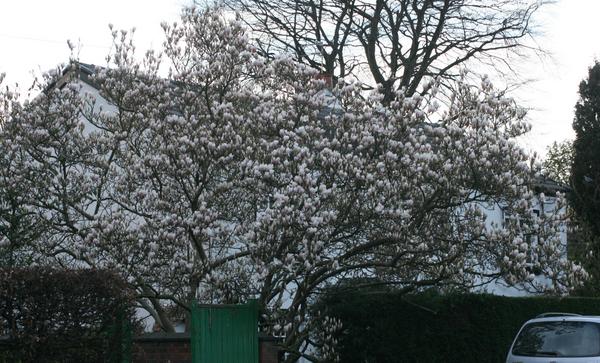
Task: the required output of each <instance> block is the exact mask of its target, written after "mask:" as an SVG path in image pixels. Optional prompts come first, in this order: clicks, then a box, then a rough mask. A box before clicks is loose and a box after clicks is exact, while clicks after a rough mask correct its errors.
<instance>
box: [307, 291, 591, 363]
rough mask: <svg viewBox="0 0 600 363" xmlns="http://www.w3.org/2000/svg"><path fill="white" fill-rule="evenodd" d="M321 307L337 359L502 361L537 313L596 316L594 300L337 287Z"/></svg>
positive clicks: (430, 362) (371, 361)
mask: <svg viewBox="0 0 600 363" xmlns="http://www.w3.org/2000/svg"><path fill="white" fill-rule="evenodd" d="M319 310H320V311H321V312H325V311H326V314H327V315H329V316H334V317H337V318H339V319H341V322H342V324H343V329H342V331H341V333H340V334H339V335H338V336H337V339H338V341H339V345H338V352H339V353H340V354H341V356H340V361H341V362H346V363H351V362H361V363H365V362H369V363H375V362H377V363H384V362H389V363H392V362H393V363H398V362H423V363H433V362H444V363H452V362H457V363H471V362H472V363H485V362H493V363H501V362H502V363H504V362H505V359H506V355H507V353H508V349H509V347H510V345H511V344H512V340H513V339H514V337H515V334H516V333H517V332H518V330H519V328H520V327H521V325H522V324H523V323H524V322H525V321H527V320H529V319H531V318H534V317H535V316H536V315H538V314H541V313H543V312H570V313H580V314H590V315H600V299H595V298H562V299H561V298H551V297H529V298H511V297H501V296H495V295H488V294H453V295H439V294H436V293H426V294H421V295H402V294H398V293H394V292H390V291H362V292H361V291H356V290H352V289H340V290H336V291H331V292H329V293H328V294H327V295H326V296H325V297H324V298H322V299H321V301H320V302H319Z"/></svg>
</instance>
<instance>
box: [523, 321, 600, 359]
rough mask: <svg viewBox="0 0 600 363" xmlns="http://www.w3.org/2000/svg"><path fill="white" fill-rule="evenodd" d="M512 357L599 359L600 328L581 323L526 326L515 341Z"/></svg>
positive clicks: (565, 322)
mask: <svg viewBox="0 0 600 363" xmlns="http://www.w3.org/2000/svg"><path fill="white" fill-rule="evenodd" d="M512 354H513V355H523V356H536V357H540V356H541V357H591V356H600V325H599V324H597V323H592V322H584V321H547V322H537V323H529V324H527V325H526V326H525V327H523V329H522V330H521V333H520V334H519V336H518V337H517V340H516V341H515V344H514V346H513V350H512Z"/></svg>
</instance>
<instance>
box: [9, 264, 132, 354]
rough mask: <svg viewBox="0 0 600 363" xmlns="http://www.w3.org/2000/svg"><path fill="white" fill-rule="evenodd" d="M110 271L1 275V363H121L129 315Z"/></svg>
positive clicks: (121, 289)
mask: <svg viewBox="0 0 600 363" xmlns="http://www.w3.org/2000/svg"><path fill="white" fill-rule="evenodd" d="M127 291H128V290H127V288H126V284H125V283H124V282H123V280H122V279H120V278H119V277H118V276H117V275H115V274H114V273H112V272H110V271H99V270H85V269H80V270H70V271H65V270H58V269H52V268H41V267H34V268H22V269H3V270H0V362H120V361H123V360H124V359H127V356H128V351H127V350H128V349H130V346H129V343H128V341H127V340H128V339H126V337H127V335H128V334H130V332H131V331H130V326H131V325H130V321H131V320H132V319H133V310H132V309H131V308H130V307H131V306H132V304H131V296H130V294H128V293H127Z"/></svg>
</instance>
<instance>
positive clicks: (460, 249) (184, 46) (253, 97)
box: [0, 10, 586, 359]
mask: <svg viewBox="0 0 600 363" xmlns="http://www.w3.org/2000/svg"><path fill="white" fill-rule="evenodd" d="M163 28H164V31H165V34H166V40H165V43H164V49H163V50H162V51H161V52H160V53H155V52H149V53H147V54H146V55H145V56H144V57H142V60H141V61H137V60H136V59H138V56H136V55H135V53H134V50H135V47H134V46H133V43H132V41H131V37H130V34H129V33H127V32H116V31H115V32H113V37H114V47H113V48H114V52H113V53H111V54H110V55H109V57H108V58H107V59H108V64H107V65H106V66H105V67H98V68H96V69H95V74H94V76H93V77H92V78H91V80H90V81H89V82H87V83H85V82H83V81H81V80H79V79H78V78H77V77H76V76H77V72H66V73H65V74H64V75H63V74H62V73H54V74H48V75H47V76H46V82H45V85H44V91H43V92H41V93H40V94H39V95H38V96H37V97H35V98H34V99H32V100H30V101H28V102H27V103H25V104H23V105H20V104H18V103H17V102H16V99H15V98H14V97H11V96H10V95H8V94H6V93H2V103H3V108H2V109H1V110H0V111H2V112H0V115H1V117H2V122H3V126H2V130H1V136H0V148H1V149H0V151H1V152H0V158H1V162H2V166H3V168H2V170H3V172H2V175H1V178H2V179H1V181H0V183H2V184H1V185H0V193H6V191H7V190H8V189H5V188H6V187H7V186H11V189H10V190H11V193H12V195H14V196H15V198H17V199H16V200H18V202H19V205H20V208H21V210H22V211H24V214H25V215H27V216H30V217H31V218H35V219H36V220H39V221H40V223H41V224H40V225H43V226H45V228H44V231H43V233H40V234H39V235H38V238H37V239H36V243H35V244H33V246H32V247H31V248H33V249H35V251H37V254H38V256H40V259H42V260H43V261H51V263H59V264H61V265H63V266H71V267H81V266H92V267H97V268H111V269H115V270H117V271H119V272H120V273H121V274H122V275H123V276H124V277H125V278H126V279H127V281H128V282H129V283H130V285H131V287H132V288H133V289H134V290H135V291H136V293H137V294H138V295H137V297H138V299H137V301H138V302H139V304H140V306H141V307H143V308H144V309H146V310H147V311H148V312H150V313H151V314H152V315H153V316H154V318H155V319H156V321H157V322H158V323H159V324H160V325H161V326H162V327H163V328H164V329H165V330H172V329H173V325H172V322H171V320H170V318H169V314H168V311H169V309H171V308H173V306H178V307H181V308H183V309H188V308H189V306H190V303H191V302H192V301H193V300H197V301H201V302H206V303H235V302H238V301H243V300H245V299H248V298H253V297H254V298H258V299H259V304H260V306H261V311H262V313H261V316H262V320H263V326H264V327H265V329H266V330H268V331H270V332H272V333H275V334H281V335H283V336H284V337H285V338H284V342H283V345H284V347H285V348H286V349H288V350H289V351H290V352H295V353H296V354H304V355H305V356H307V357H312V359H317V358H316V357H314V356H311V355H310V354H309V353H307V352H306V351H305V352H304V353H302V352H303V350H305V349H306V347H307V346H308V345H309V344H308V341H309V337H311V336H313V337H314V336H315V335H314V334H317V333H316V332H315V333H314V334H313V332H311V329H312V327H313V326H314V325H315V322H316V321H317V320H322V319H325V317H322V318H317V317H315V315H314V314H313V313H312V312H311V303H310V302H311V301H313V300H314V298H315V297H316V296H317V294H318V293H319V291H321V289H322V288H324V287H326V286H328V285H329V284H333V283H336V282H338V281H340V280H342V279H346V278H354V277H368V278H373V279H377V280H378V281H383V282H386V283H390V284H393V285H395V286H396V287H397V288H398V289H401V290H403V291H407V292H408V291H413V290H418V289H419V288H422V287H427V286H437V287H440V288H454V287H462V288H469V287H471V286H474V285H475V284H480V283H486V282H490V281H493V280H495V279H497V278H502V279H504V280H505V281H507V282H509V283H511V284H518V283H523V284H526V285H527V286H529V287H530V288H533V289H545V290H552V291H554V292H559V293H566V292H568V290H569V289H570V288H571V287H573V286H575V285H577V284H578V283H579V281H580V280H581V279H582V278H585V276H586V273H585V272H584V271H583V270H582V269H581V268H580V267H579V266H578V265H576V264H574V263H573V262H570V261H567V260H566V259H565V258H564V251H563V250H562V246H561V244H560V240H559V237H558V235H559V229H560V224H561V223H563V222H564V221H563V220H562V219H561V214H560V207H561V205H560V203H562V199H561V198H560V196H559V198H558V200H559V203H558V206H557V209H556V210H555V211H548V212H547V213H541V214H540V216H532V208H533V205H534V203H535V198H536V195H535V193H533V191H532V189H531V185H532V178H533V176H534V174H535V170H534V169H532V168H531V167H530V160H529V157H528V156H527V155H526V154H525V152H524V151H523V150H522V149H521V148H520V147H519V146H518V144H517V143H516V142H515V138H516V137H517V136H519V135H522V134H523V133H525V132H527V131H528V130H529V127H528V126H527V124H526V123H525V122H524V121H523V117H524V112H523V110H522V109H520V108H519V107H517V106H516V105H515V104H514V102H513V101H512V100H510V99H507V98H504V97H503V96H502V95H500V94H498V93H496V92H495V91H494V89H493V87H492V85H491V84H490V82H489V80H487V79H483V81H482V83H481V85H479V86H472V85H467V84H458V87H457V90H456V92H455V94H454V95H453V97H452V99H451V103H450V104H448V105H445V106H443V107H441V106H440V105H439V104H438V103H437V100H436V93H435V89H436V82H435V80H432V81H431V85H429V86H428V88H429V89H431V90H432V91H431V92H430V93H429V94H428V95H427V96H426V97H422V96H419V95H418V94H415V95H414V96H412V97H405V96H404V95H403V94H402V93H401V92H398V93H397V94H396V95H395V97H394V100H393V101H392V102H390V103H389V104H388V103H387V102H386V104H385V105H384V104H383V103H382V102H381V101H382V95H381V93H379V92H377V91H374V92H372V93H370V94H365V93H364V92H363V91H361V87H360V85H358V84H354V83H346V82H343V81H340V82H338V86H337V87H336V88H334V89H327V88H326V85H325V84H324V82H323V81H320V80H318V77H316V74H315V73H314V72H313V71H312V70H310V69H308V68H306V67H304V66H302V65H299V64H297V63H295V62H294V61H293V60H292V59H289V58H286V57H281V58H277V59H275V60H266V59H264V58H262V57H260V56H259V55H257V53H256V52H254V48H253V45H252V43H250V41H249V40H248V37H247V35H246V31H245V29H244V28H243V27H242V26H241V25H240V23H239V22H238V21H235V20H232V21H226V20H225V19H224V17H223V16H222V14H220V13H219V12H218V11H215V10H210V11H207V12H197V11H195V10H187V11H186V12H185V13H184V14H183V17H182V21H181V23H179V24H171V25H169V24H163ZM76 66H77V63H74V67H75V68H76ZM65 80H66V82H64V81H65ZM90 84H93V85H94V87H90ZM4 195H5V194H2V200H1V201H0V203H3V204H2V205H3V206H4V203H6V200H7V199H5V197H4ZM489 204H500V205H502V208H504V210H506V211H507V214H508V215H510V216H511V217H510V218H508V219H507V221H506V223H503V224H502V225H492V226H491V227H490V226H487V225H486V216H485V213H484V212H483V209H482V207H481V206H483V205H489ZM3 211H4V210H3ZM0 218H3V219H1V220H0V226H2V225H4V224H7V223H10V220H9V219H8V218H7V214H2V215H1V216H0ZM0 231H4V230H3V229H0ZM531 233H535V234H536V236H538V238H537V239H536V240H535V241H532V240H527V239H526V238H524V236H526V235H528V234H531ZM9 237H10V238H12V240H9V242H6V243H5V239H7V238H9ZM2 238H3V239H2V241H3V242H2V245H1V246H0V249H2V248H5V247H4V246H5V245H7V244H10V243H18V238H17V237H16V236H14V235H10V236H9V235H4V236H2ZM532 266H533V267H535V268H536V269H538V270H540V271H543V272H544V274H545V275H546V276H548V277H549V278H550V279H551V284H550V285H540V284H537V283H536V281H535V280H534V279H532V278H531V275H532ZM327 319H329V318H327ZM333 325H334V326H333V327H332V330H334V328H336V327H337V323H336V324H333ZM318 334H321V335H323V334H325V335H324V336H331V332H321V333H318ZM317 340H319V339H317ZM323 340H324V338H323V339H320V341H323ZM325 340H326V339H325ZM333 343H334V342H333ZM331 349H332V348H331V347H329V346H326V347H322V350H321V352H322V353H323V354H325V355H330V353H331ZM313 351H314V349H313ZM292 356H294V355H292Z"/></svg>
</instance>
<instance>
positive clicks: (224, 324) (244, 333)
mask: <svg viewBox="0 0 600 363" xmlns="http://www.w3.org/2000/svg"><path fill="white" fill-rule="evenodd" d="M191 328H192V329H191V344H192V361H193V362H194V363H258V309H257V304H256V300H250V301H249V302H248V303H246V304H244V305H199V304H193V306H192V326H191Z"/></svg>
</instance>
